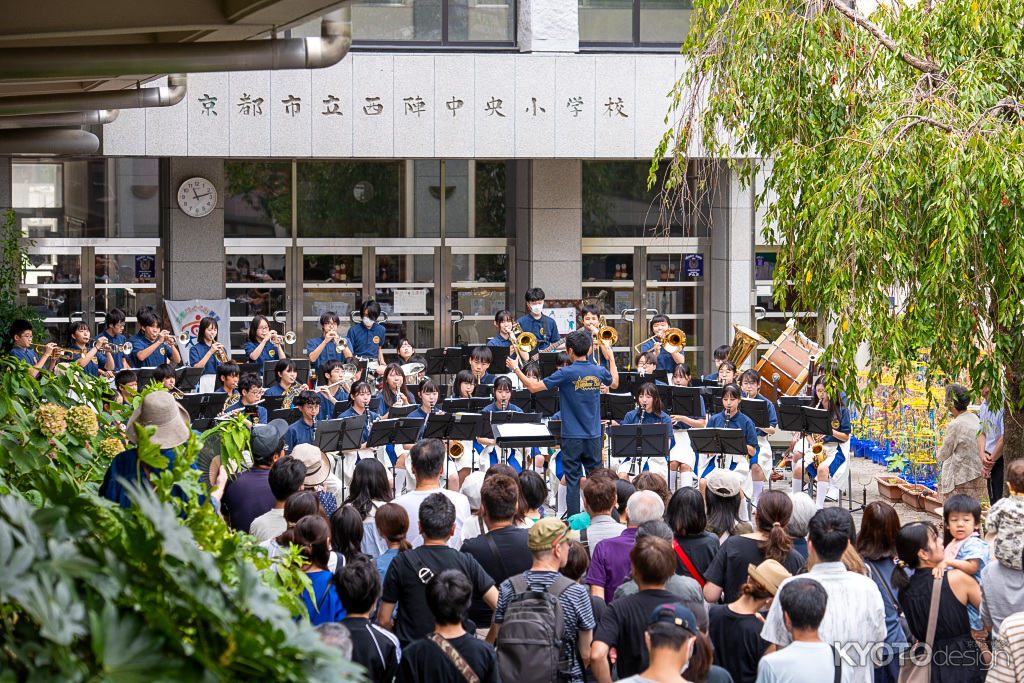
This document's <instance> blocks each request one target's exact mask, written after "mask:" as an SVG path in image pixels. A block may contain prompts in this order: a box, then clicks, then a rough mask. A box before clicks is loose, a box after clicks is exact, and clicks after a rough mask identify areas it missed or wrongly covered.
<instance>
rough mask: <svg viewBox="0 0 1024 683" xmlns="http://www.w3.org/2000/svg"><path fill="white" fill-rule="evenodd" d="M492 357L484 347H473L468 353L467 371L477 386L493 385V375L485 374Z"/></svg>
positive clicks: (489, 351)
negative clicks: (471, 374) (470, 373)
mask: <svg viewBox="0 0 1024 683" xmlns="http://www.w3.org/2000/svg"><path fill="white" fill-rule="evenodd" d="M493 359H494V356H492V355H491V350H490V349H489V348H487V347H486V346H474V347H472V350H471V351H470V352H469V369H470V372H472V373H473V377H475V378H476V383H477V384H494V375H492V374H491V373H489V372H487V369H488V368H489V367H491V361H492V360H493Z"/></svg>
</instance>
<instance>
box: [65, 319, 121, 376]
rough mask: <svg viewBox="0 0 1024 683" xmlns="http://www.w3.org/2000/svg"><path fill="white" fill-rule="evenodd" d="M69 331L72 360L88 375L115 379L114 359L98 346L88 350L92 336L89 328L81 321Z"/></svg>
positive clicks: (73, 324)
mask: <svg viewBox="0 0 1024 683" xmlns="http://www.w3.org/2000/svg"><path fill="white" fill-rule="evenodd" d="M69 331H70V333H71V344H69V345H68V349H69V350H71V351H72V354H71V360H73V361H74V362H76V363H78V364H79V365H80V366H81V367H82V369H83V370H85V374H87V375H92V376H93V377H97V376H99V375H101V374H102V375H103V376H104V377H113V376H114V358H113V357H112V356H108V355H107V354H105V353H103V352H102V351H99V350H98V348H99V347H98V346H97V345H96V344H93V346H92V348H88V346H89V337H90V334H91V333H90V332H89V326H88V325H86V324H85V323H84V322H81V321H79V322H76V323H71V327H70V328H69ZM102 343H104V342H101V344H102ZM100 366H102V367H100Z"/></svg>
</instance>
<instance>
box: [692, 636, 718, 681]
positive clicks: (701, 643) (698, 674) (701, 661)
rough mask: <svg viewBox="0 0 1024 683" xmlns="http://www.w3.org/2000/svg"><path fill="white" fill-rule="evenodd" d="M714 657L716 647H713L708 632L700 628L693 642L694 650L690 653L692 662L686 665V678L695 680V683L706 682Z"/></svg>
mask: <svg viewBox="0 0 1024 683" xmlns="http://www.w3.org/2000/svg"><path fill="white" fill-rule="evenodd" d="M714 659H715V655H714V648H712V647H711V639H710V638H708V636H707V634H706V633H704V632H703V631H701V630H700V629H698V630H697V635H696V639H695V641H694V643H693V652H692V653H690V662H689V664H687V666H686V680H688V681H694V683H704V682H705V681H707V680H708V673H709V672H710V671H711V665H712V664H713V663H714Z"/></svg>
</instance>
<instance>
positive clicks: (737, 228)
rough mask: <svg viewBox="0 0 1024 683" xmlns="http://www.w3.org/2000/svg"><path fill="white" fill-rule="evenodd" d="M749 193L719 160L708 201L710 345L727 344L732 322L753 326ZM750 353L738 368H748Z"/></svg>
mask: <svg viewBox="0 0 1024 683" xmlns="http://www.w3.org/2000/svg"><path fill="white" fill-rule="evenodd" d="M754 192H755V188H754V186H753V185H751V186H750V187H746V188H743V187H741V185H740V183H739V181H738V180H737V178H736V175H735V174H734V173H732V172H731V171H730V170H729V169H728V167H726V166H725V165H724V164H723V165H721V166H720V167H719V168H718V179H717V182H716V183H715V187H714V188H713V190H712V194H711V197H710V203H711V211H710V213H711V221H712V227H711V318H710V320H709V324H710V325H711V348H710V349H708V353H707V354H706V357H707V364H708V366H709V368H711V369H712V370H713V368H714V364H713V363H712V362H711V359H712V357H713V353H714V350H715V349H716V348H718V347H719V346H720V345H722V344H732V340H733V336H734V332H733V327H732V324H733V323H739V324H740V325H745V326H746V327H750V328H753V327H754V320H753V302H754V300H755V299H754V293H755V291H756V290H755V288H754V220H755V215H754ZM753 356H754V354H751V355H750V356H749V357H748V359H747V362H746V363H745V364H744V366H743V368H739V369H740V370H742V369H744V368H749V367H750V360H751V359H752V358H753Z"/></svg>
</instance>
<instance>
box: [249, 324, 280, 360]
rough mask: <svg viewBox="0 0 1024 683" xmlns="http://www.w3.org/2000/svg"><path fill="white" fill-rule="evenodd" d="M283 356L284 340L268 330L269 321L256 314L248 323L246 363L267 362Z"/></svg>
mask: <svg viewBox="0 0 1024 683" xmlns="http://www.w3.org/2000/svg"><path fill="white" fill-rule="evenodd" d="M284 357H285V352H284V340H283V339H282V338H281V337H280V336H279V335H274V334H273V333H271V331H270V321H269V320H267V318H266V317H265V316H262V315H257V316H255V317H254V318H253V319H252V322H250V323H249V341H247V342H246V343H245V362H246V363H267V362H269V361H273V360H281V359H282V358H284Z"/></svg>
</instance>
